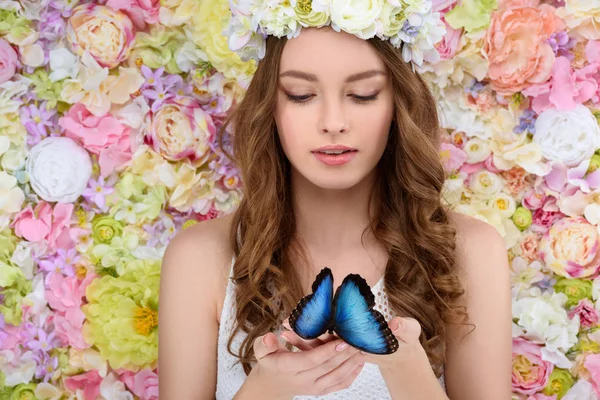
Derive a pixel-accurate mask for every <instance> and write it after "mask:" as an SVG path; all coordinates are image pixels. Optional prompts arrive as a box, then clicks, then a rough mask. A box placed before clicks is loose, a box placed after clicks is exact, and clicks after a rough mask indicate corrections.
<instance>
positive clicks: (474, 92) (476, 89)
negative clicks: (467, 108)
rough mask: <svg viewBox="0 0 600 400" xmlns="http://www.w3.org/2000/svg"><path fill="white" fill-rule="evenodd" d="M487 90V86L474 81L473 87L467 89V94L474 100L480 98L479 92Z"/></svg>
mask: <svg viewBox="0 0 600 400" xmlns="http://www.w3.org/2000/svg"><path fill="white" fill-rule="evenodd" d="M483 89H485V84H484V83H481V82H479V81H478V80H477V79H473V81H472V82H471V86H468V87H466V88H465V93H468V94H470V95H471V96H472V97H473V98H474V99H476V98H477V97H478V96H479V92H481V91H482V90H483Z"/></svg>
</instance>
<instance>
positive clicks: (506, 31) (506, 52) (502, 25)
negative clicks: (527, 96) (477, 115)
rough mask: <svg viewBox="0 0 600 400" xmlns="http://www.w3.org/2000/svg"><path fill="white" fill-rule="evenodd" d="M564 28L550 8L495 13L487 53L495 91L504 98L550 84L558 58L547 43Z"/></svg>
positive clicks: (486, 37) (508, 10) (488, 37)
mask: <svg viewBox="0 0 600 400" xmlns="http://www.w3.org/2000/svg"><path fill="white" fill-rule="evenodd" d="M563 28H564V23H563V22H562V20H561V19H560V18H558V17H557V16H556V15H555V13H554V8H553V7H551V6H548V5H541V6H539V7H518V8H508V9H505V10H503V11H497V12H495V13H494V14H493V15H492V21H491V23H490V26H489V28H488V30H487V34H486V36H485V42H484V49H483V50H484V53H485V54H486V55H487V58H488V60H489V63H490V67H489V72H488V73H489V77H490V80H491V85H492V88H493V89H494V90H496V91H497V92H498V93H499V94H501V95H512V94H513V93H516V92H519V91H521V90H523V89H525V88H526V87H528V86H530V85H532V84H536V83H537V84H539V83H543V82H545V81H547V80H548V78H549V77H550V73H551V72H552V65H553V64H554V59H555V56H554V52H553V50H552V47H551V46H550V44H548V43H547V42H546V41H547V39H548V38H549V37H550V35H552V34H553V33H555V32H557V31H559V30H562V29H563Z"/></svg>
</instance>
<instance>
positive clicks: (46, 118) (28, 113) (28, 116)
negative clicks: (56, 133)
mask: <svg viewBox="0 0 600 400" xmlns="http://www.w3.org/2000/svg"><path fill="white" fill-rule="evenodd" d="M36 104H37V101H36V102H34V103H32V104H28V105H25V106H23V107H21V108H20V114H21V121H22V123H23V125H24V126H25V129H27V132H28V133H29V135H30V136H29V137H28V138H27V144H28V145H30V146H33V145H36V144H37V143H39V142H40V141H41V140H42V139H44V138H46V137H47V136H48V135H49V133H50V131H51V128H52V127H53V126H56V125H58V124H57V121H56V117H57V115H56V110H54V109H50V110H49V109H47V104H48V102H46V101H44V102H42V103H41V104H39V106H37V105H36Z"/></svg>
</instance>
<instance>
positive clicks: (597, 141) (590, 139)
mask: <svg viewBox="0 0 600 400" xmlns="http://www.w3.org/2000/svg"><path fill="white" fill-rule="evenodd" d="M533 141H534V143H538V144H539V145H540V147H541V148H542V154H543V156H544V157H546V158H547V159H548V160H552V161H562V162H563V163H564V164H565V165H566V166H568V167H575V166H577V165H579V164H580V163H581V162H582V161H583V160H586V159H588V158H590V157H591V156H592V155H593V154H594V151H596V149H598V147H599V146H600V126H598V121H597V120H596V117H594V114H592V112H591V111H590V110H589V109H588V108H587V107H585V106H582V105H581V104H580V105H578V106H577V107H575V109H574V110H572V111H557V110H554V109H548V110H546V111H544V112H542V113H541V114H540V116H539V117H538V119H537V121H536V122H535V135H534V136H533Z"/></svg>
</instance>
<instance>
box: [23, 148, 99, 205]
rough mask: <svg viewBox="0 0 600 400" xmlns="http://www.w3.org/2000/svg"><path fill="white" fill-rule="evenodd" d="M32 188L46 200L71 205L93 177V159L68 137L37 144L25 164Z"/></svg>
mask: <svg viewBox="0 0 600 400" xmlns="http://www.w3.org/2000/svg"><path fill="white" fill-rule="evenodd" d="M25 166H26V170H27V173H28V174H29V180H30V183H31V187H32V188H33V190H34V191H35V193H37V195H38V196H40V197H41V198H42V199H44V200H46V201H56V202H61V203H71V202H73V201H75V200H77V198H78V197H79V196H80V195H81V193H82V192H83V191H84V189H85V188H86V186H87V182H88V180H89V179H90V177H91V175H92V162H91V160H90V156H89V154H88V153H87V151H85V149H83V148H82V147H81V146H79V145H78V144H77V143H75V142H74V141H73V140H71V139H69V138H67V137H49V138H46V139H44V140H42V141H41V142H40V143H38V144H37V145H35V146H34V147H33V148H32V149H31V151H30V152H29V155H28V158H27V162H26V164H25Z"/></svg>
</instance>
